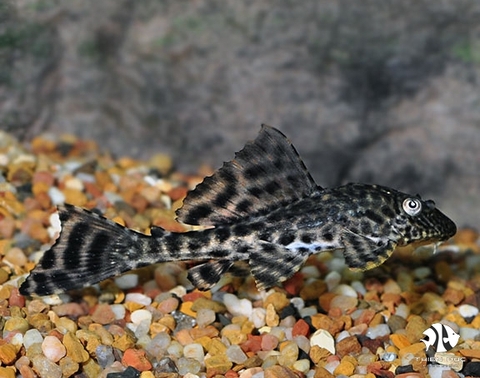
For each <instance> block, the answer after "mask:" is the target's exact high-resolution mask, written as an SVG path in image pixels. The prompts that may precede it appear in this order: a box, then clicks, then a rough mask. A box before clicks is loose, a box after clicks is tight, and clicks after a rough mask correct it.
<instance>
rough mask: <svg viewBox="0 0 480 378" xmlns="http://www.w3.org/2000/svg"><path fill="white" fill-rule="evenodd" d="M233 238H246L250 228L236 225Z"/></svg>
mask: <svg viewBox="0 0 480 378" xmlns="http://www.w3.org/2000/svg"><path fill="white" fill-rule="evenodd" d="M233 233H234V234H235V236H247V235H248V234H249V233H250V228H249V227H247V226H246V225H244V224H237V225H236V226H234V228H233Z"/></svg>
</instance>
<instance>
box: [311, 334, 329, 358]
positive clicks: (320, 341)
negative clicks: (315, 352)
mask: <svg viewBox="0 0 480 378" xmlns="http://www.w3.org/2000/svg"><path fill="white" fill-rule="evenodd" d="M315 345H317V346H319V347H321V348H325V349H326V350H328V351H329V352H330V353H332V354H335V340H334V339H333V336H332V335H331V334H330V333H329V332H328V331H325V330H324V329H319V330H317V331H315V333H314V334H313V335H312V337H311V338H310V347H314V346H315Z"/></svg>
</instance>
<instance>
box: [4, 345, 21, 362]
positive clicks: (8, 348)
mask: <svg viewBox="0 0 480 378" xmlns="http://www.w3.org/2000/svg"><path fill="white" fill-rule="evenodd" d="M16 357H17V349H16V348H15V346H13V345H12V344H5V345H2V346H0V361H2V363H3V364H4V365H10V364H12V363H13V362H14V361H15V358H16Z"/></svg>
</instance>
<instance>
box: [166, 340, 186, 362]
mask: <svg viewBox="0 0 480 378" xmlns="http://www.w3.org/2000/svg"><path fill="white" fill-rule="evenodd" d="M167 352H168V354H169V355H170V356H171V357H175V358H176V359H179V358H180V357H182V356H183V346H182V344H180V343H179V342H178V341H176V340H172V342H171V344H170V345H169V346H168V348H167Z"/></svg>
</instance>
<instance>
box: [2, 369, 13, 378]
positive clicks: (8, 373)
mask: <svg viewBox="0 0 480 378" xmlns="http://www.w3.org/2000/svg"><path fill="white" fill-rule="evenodd" d="M0 377H2V378H15V370H14V369H13V368H10V367H0Z"/></svg>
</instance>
